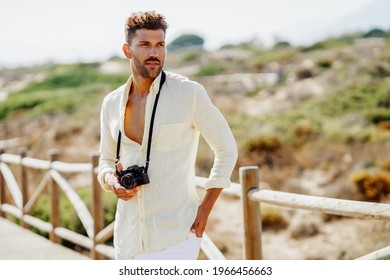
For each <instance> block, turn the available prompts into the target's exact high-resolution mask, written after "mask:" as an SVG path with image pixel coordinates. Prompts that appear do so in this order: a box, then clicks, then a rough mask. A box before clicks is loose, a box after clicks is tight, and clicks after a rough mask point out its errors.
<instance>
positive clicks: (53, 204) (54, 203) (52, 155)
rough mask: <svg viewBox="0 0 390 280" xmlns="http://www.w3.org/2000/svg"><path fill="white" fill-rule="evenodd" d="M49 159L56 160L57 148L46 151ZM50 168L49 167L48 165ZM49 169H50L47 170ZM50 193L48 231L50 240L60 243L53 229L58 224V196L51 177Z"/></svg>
mask: <svg viewBox="0 0 390 280" xmlns="http://www.w3.org/2000/svg"><path fill="white" fill-rule="evenodd" d="M48 156H49V160H50V161H51V162H53V161H56V160H58V158H59V152H58V151H57V150H50V151H49V152H48ZM50 169H51V167H50ZM49 171H50V170H49ZM49 193H50V210H51V211H50V223H51V225H52V227H53V228H52V230H51V232H50V234H49V235H50V240H51V241H52V242H54V243H60V238H59V237H58V236H57V235H56V234H55V233H54V230H55V229H56V228H57V227H58V226H59V225H60V205H59V204H60V199H59V198H60V197H59V191H58V187H57V184H56V182H55V181H54V179H53V178H51V179H50V181H49Z"/></svg>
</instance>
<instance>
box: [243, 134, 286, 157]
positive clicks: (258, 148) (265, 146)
mask: <svg viewBox="0 0 390 280" xmlns="http://www.w3.org/2000/svg"><path fill="white" fill-rule="evenodd" d="M281 147H282V141H281V139H280V137H279V136H278V135H276V134H268V135H266V134H265V135H259V136H256V137H250V138H248V139H247V140H246V141H245V143H244V148H243V149H244V151H245V152H247V153H250V152H273V151H276V150H278V149H280V148H281Z"/></svg>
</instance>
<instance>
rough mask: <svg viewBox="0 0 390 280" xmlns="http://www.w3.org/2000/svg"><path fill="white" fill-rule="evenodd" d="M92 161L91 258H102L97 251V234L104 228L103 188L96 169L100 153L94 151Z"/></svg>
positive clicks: (91, 156)
mask: <svg viewBox="0 0 390 280" xmlns="http://www.w3.org/2000/svg"><path fill="white" fill-rule="evenodd" d="M90 162H91V163H92V170H91V175H92V215H93V248H92V250H91V259H95V260H99V259H102V256H101V254H99V253H98V252H96V245H98V243H97V242H96V235H97V234H98V233H99V232H100V231H101V230H102V229H103V227H104V220H103V204H102V188H101V187H100V185H99V182H98V180H97V177H96V174H95V169H96V168H97V166H98V165H99V154H97V153H92V154H91V155H90Z"/></svg>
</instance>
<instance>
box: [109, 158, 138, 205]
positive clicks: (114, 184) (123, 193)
mask: <svg viewBox="0 0 390 280" xmlns="http://www.w3.org/2000/svg"><path fill="white" fill-rule="evenodd" d="M121 171H122V164H121V163H118V172H121ZM104 181H105V182H106V185H107V188H108V189H109V190H110V191H112V192H113V193H115V195H116V196H117V197H118V198H119V199H123V200H125V201H127V200H129V199H132V198H133V197H134V196H135V195H136V194H137V192H138V191H139V190H140V189H141V186H137V187H135V188H131V189H129V190H127V189H126V188H124V187H123V186H122V185H121V184H120V183H119V181H118V177H117V176H116V174H115V171H114V172H113V173H107V174H106V175H105V178H104Z"/></svg>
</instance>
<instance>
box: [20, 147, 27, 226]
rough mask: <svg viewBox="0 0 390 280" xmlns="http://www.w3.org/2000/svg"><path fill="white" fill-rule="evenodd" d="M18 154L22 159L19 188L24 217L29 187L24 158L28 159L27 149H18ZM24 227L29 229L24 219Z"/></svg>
mask: <svg viewBox="0 0 390 280" xmlns="http://www.w3.org/2000/svg"><path fill="white" fill-rule="evenodd" d="M18 152H19V155H20V158H21V161H20V165H19V186H20V188H21V191H22V206H23V209H21V210H22V211H23V215H24V214H25V213H24V206H26V204H27V202H28V185H27V169H26V168H25V167H24V166H23V163H22V161H23V158H25V157H26V154H27V148H25V147H21V148H19V149H18ZM21 224H22V226H23V227H24V228H29V226H28V224H26V223H25V222H24V221H23V219H22V223H21Z"/></svg>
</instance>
